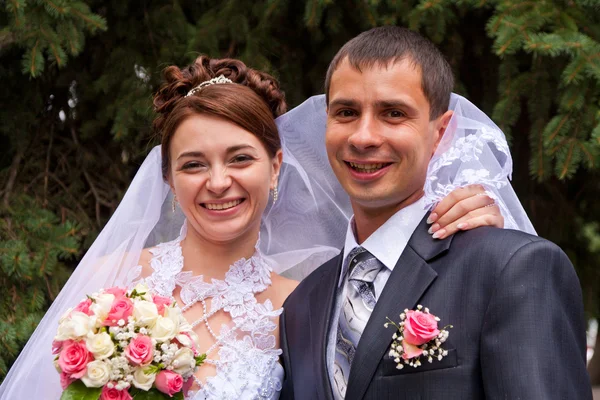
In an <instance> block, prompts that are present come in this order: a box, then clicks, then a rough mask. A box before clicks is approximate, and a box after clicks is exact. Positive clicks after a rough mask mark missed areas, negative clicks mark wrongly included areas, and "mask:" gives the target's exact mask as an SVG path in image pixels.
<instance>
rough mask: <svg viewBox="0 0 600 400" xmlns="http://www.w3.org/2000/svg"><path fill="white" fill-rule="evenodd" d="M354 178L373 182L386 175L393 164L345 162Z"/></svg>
mask: <svg viewBox="0 0 600 400" xmlns="http://www.w3.org/2000/svg"><path fill="white" fill-rule="evenodd" d="M344 164H346V167H347V168H348V171H349V172H350V176H352V178H354V179H356V180H359V181H365V182H368V181H372V180H375V179H378V178H380V177H382V176H383V175H385V174H386V173H387V171H388V170H389V169H390V166H391V165H392V163H390V162H382V161H354V160H344Z"/></svg>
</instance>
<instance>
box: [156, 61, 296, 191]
mask: <svg viewBox="0 0 600 400" xmlns="http://www.w3.org/2000/svg"><path fill="white" fill-rule="evenodd" d="M163 75H164V80H165V83H164V84H163V85H162V86H161V88H160V89H159V91H158V92H157V93H156V94H155V95H154V109H155V111H156V112H157V113H158V115H157V116H156V118H155V119H154V122H153V128H154V130H155V132H156V133H157V134H159V135H161V137H162V139H161V141H162V173H163V178H164V179H165V180H166V179H167V178H168V176H169V166H170V156H169V149H170V144H171V139H172V138H173V135H174V134H175V131H176V130H177V128H178V127H179V125H180V124H181V123H182V122H183V121H184V120H185V119H187V118H188V117H190V116H192V115H198V114H208V115H214V116H217V117H220V118H223V119H225V120H227V121H230V122H232V123H234V124H236V125H238V126H239V127H241V128H243V129H245V130H247V131H248V132H250V133H252V134H254V135H255V136H256V137H257V138H258V139H259V140H260V141H261V143H262V144H263V145H264V146H265V148H266V150H267V153H269V155H270V156H271V157H274V156H275V154H276V153H277V151H278V150H279V149H280V148H281V140H280V138H279V132H278V131H277V125H275V118H277V117H278V116H279V115H281V114H283V113H284V112H285V111H286V103H285V95H284V93H283V91H281V89H280V88H279V82H277V80H276V79H275V78H273V77H272V76H271V75H269V74H267V73H264V72H261V71H257V70H255V69H251V68H248V67H247V66H246V64H244V63H243V62H242V61H240V60H234V59H229V58H225V59H211V58H209V57H206V56H200V57H198V58H197V59H196V61H195V62H194V63H193V64H191V65H189V66H187V67H185V68H183V69H180V68H178V67H176V66H170V67H167V68H165V70H164V71H163ZM221 75H223V76H224V77H226V78H228V79H230V80H231V81H233V82H234V83H235V84H214V85H209V86H205V87H203V88H202V89H200V90H197V91H196V92H195V93H194V94H192V95H190V96H188V97H186V95H187V94H188V92H189V91H190V90H192V89H193V88H195V87H197V86H198V85H200V84H201V83H202V82H206V81H208V80H210V79H212V78H215V77H218V76H221Z"/></svg>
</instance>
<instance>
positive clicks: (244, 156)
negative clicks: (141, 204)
mask: <svg viewBox="0 0 600 400" xmlns="http://www.w3.org/2000/svg"><path fill="white" fill-rule="evenodd" d="M170 156H171V165H170V171H171V173H170V184H171V187H172V189H173V191H174V193H175V195H176V196H177V201H178V202H179V205H180V207H181V209H182V210H183V213H184V214H185V216H186V217H187V219H188V224H189V225H190V227H192V228H193V229H194V230H195V231H196V232H197V233H198V234H199V235H200V236H202V237H203V238H204V239H206V240H208V241H211V242H219V243H223V242H230V241H234V240H237V239H240V238H244V237H246V238H248V237H249V236H248V235H251V236H256V235H257V234H258V231H259V229H260V219H261V216H262V213H263V211H264V210H265V207H266V206H267V202H268V201H269V190H270V189H272V188H274V187H275V186H276V184H277V177H278V175H279V169H280V166H281V159H282V156H281V151H279V152H278V154H277V155H276V156H275V157H270V155H269V154H268V153H267V150H266V149H265V147H264V145H263V144H262V143H261V142H260V140H259V139H258V138H257V137H256V136H254V135H253V134H252V133H250V132H248V131H246V130H244V129H243V128H241V127H239V126H237V125H235V124H233V123H231V122H229V121H227V120H224V119H220V118H218V117H214V116H210V115H194V116H192V117H189V118H187V119H186V120H185V121H184V122H182V123H181V125H180V126H179V128H178V129H177V130H176V131H175V134H174V135H173V138H172V139H171V145H170Z"/></svg>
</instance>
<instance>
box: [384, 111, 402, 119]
mask: <svg viewBox="0 0 600 400" xmlns="http://www.w3.org/2000/svg"><path fill="white" fill-rule="evenodd" d="M386 115H387V116H388V117H390V118H403V117H405V116H406V114H405V113H403V112H402V111H400V110H389V111H387V112H386Z"/></svg>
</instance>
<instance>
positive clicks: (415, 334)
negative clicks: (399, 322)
mask: <svg viewBox="0 0 600 400" xmlns="http://www.w3.org/2000/svg"><path fill="white" fill-rule="evenodd" d="M439 334H440V331H439V330H438V324H437V321H436V320H435V315H432V314H426V313H424V312H421V311H412V310H411V311H408V312H407V313H406V319H405V320H404V339H405V341H406V342H407V343H409V344H412V345H413V346H420V345H422V344H425V343H427V342H429V341H430V340H431V339H433V338H435V337H436V336H437V335H439Z"/></svg>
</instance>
